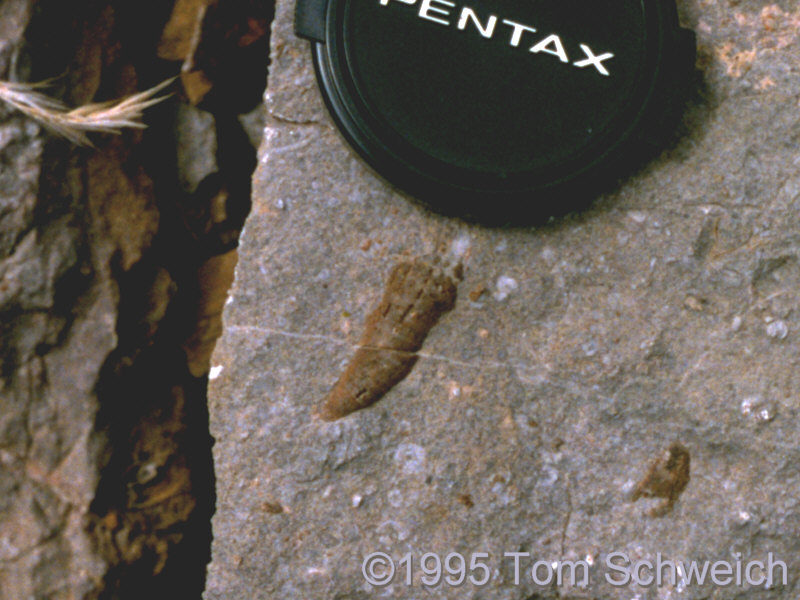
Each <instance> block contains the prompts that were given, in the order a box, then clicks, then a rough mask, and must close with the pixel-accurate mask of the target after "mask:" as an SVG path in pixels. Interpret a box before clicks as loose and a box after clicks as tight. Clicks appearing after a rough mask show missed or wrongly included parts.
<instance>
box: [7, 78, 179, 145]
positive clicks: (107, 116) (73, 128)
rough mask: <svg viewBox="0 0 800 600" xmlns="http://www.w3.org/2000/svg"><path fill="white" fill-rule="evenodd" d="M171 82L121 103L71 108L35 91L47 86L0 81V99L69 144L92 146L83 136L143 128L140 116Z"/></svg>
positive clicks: (112, 102)
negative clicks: (89, 133) (91, 133)
mask: <svg viewBox="0 0 800 600" xmlns="http://www.w3.org/2000/svg"><path fill="white" fill-rule="evenodd" d="M172 81H173V80H172V79H168V80H167V81H163V82H161V83H159V84H158V85H157V86H155V87H152V88H150V89H149V90H145V91H144V92H139V93H138V94H133V95H132V96H128V97H127V98H123V99H122V100H111V101H109V102H99V103H92V104H86V105H84V106H79V107H78V108H74V109H70V108H69V107H68V106H66V105H65V104H63V103H62V102H61V101H59V100H56V99H54V98H51V97H49V96H46V95H45V94H43V93H41V92H39V91H37V90H39V89H41V88H42V87H44V86H45V85H46V83H14V82H10V81H0V100H3V101H4V102H5V103H6V104H8V105H10V106H12V107H14V108H15V109H17V110H19V111H21V112H23V113H25V114H26V115H27V116H29V117H30V118H31V119H33V120H34V121H36V122H37V123H39V124H40V125H42V126H43V127H45V128H47V129H49V130H50V131H53V132H54V133H57V134H59V135H61V136H63V137H65V138H67V139H68V140H70V141H71V142H72V143H74V144H78V145H79V146H91V145H92V143H91V142H90V141H89V138H88V137H87V136H86V134H87V133H88V132H90V131H99V132H104V133H120V130H122V129H123V128H125V127H133V128H137V129H141V128H144V127H145V125H144V124H143V123H142V122H141V118H142V113H143V112H144V110H145V109H146V108H148V107H150V106H153V105H154V104H158V103H159V102H161V101H162V100H164V99H165V98H166V97H167V96H161V97H155V96H156V94H157V93H158V92H160V91H161V90H163V89H164V88H165V87H167V86H168V85H169V84H170V83H172Z"/></svg>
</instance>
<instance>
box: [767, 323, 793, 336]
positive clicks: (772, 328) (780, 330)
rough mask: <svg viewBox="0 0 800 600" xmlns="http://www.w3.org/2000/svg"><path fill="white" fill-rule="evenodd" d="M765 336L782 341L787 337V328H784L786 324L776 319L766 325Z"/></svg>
mask: <svg viewBox="0 0 800 600" xmlns="http://www.w3.org/2000/svg"><path fill="white" fill-rule="evenodd" d="M767 335H768V336H769V337H771V338H776V339H779V340H784V339H786V336H787V335H789V328H788V327H787V326H786V323H784V322H783V321H781V320H780V319H778V320H776V321H772V322H771V323H767Z"/></svg>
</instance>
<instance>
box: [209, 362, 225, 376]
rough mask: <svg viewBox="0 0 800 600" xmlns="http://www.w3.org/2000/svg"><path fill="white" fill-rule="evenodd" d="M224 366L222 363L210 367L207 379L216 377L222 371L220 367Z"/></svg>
mask: <svg viewBox="0 0 800 600" xmlns="http://www.w3.org/2000/svg"><path fill="white" fill-rule="evenodd" d="M223 368H224V367H223V366H222V365H217V366H216V367H211V370H210V371H209V372H208V378H209V379H216V378H217V377H219V376H220V374H221V373H222V369H223Z"/></svg>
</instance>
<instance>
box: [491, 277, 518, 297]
mask: <svg viewBox="0 0 800 600" xmlns="http://www.w3.org/2000/svg"><path fill="white" fill-rule="evenodd" d="M495 287H496V289H495V292H494V299H495V300H497V301H498V302H502V301H503V300H505V299H506V298H508V297H509V296H510V295H511V293H512V292H514V291H516V290H517V289H518V288H519V284H518V283H517V280H516V279H514V278H513V277H506V276H505V275H503V276H502V277H498V278H497V284H496V286H495Z"/></svg>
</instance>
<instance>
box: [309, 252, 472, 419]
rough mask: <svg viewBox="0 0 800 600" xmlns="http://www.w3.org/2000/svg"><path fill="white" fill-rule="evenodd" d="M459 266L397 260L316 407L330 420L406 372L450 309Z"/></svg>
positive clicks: (373, 397) (368, 401) (373, 398)
mask: <svg viewBox="0 0 800 600" xmlns="http://www.w3.org/2000/svg"><path fill="white" fill-rule="evenodd" d="M461 276H462V274H461V265H460V263H459V264H458V265H456V266H455V267H445V266H442V265H441V264H440V262H439V261H436V260H434V261H427V260H424V259H416V260H413V261H410V262H406V261H404V262H400V263H398V264H396V265H395V266H394V267H393V268H392V271H391V272H390V273H389V278H388V280H387V282H386V288H385V290H384V293H383V297H382V298H381V301H380V303H379V304H378V306H377V307H376V308H375V310H373V311H372V313H370V315H369V316H368V317H367V320H366V324H365V330H364V335H363V336H362V338H361V341H360V342H359V344H358V350H357V351H356V353H355V356H353V359H352V360H351V361H350V364H349V365H348V366H347V368H346V369H345V371H344V372H343V373H342V375H341V376H340V377H339V380H338V381H337V382H336V384H335V385H334V386H333V389H332V390H331V392H330V394H329V395H328V397H327V399H326V400H325V402H324V403H323V405H322V407H321V408H320V410H319V413H318V414H319V416H320V417H321V418H322V419H324V420H326V421H334V420H336V419H340V418H342V417H345V416H347V415H349V414H350V413H352V412H355V411H357V410H360V409H362V408H366V407H368V406H371V405H372V404H374V403H375V402H377V401H378V400H380V399H381V397H382V396H383V395H384V394H386V392H388V391H389V390H390V389H392V388H393V387H394V386H395V385H397V384H398V383H399V382H400V381H402V380H403V379H404V378H405V377H406V376H407V375H408V374H409V372H411V369H412V368H413V367H414V364H415V363H416V362H417V359H418V358H419V357H418V355H417V352H418V351H419V349H420V348H421V347H422V343H423V342H424V341H425V338H426V337H427V335H428V332H429V331H430V330H431V328H432V327H433V326H434V325H436V323H437V322H438V321H439V319H440V318H441V316H442V315H443V314H445V313H446V312H448V311H450V310H452V308H453V306H455V302H456V289H457V285H458V282H459V281H460V280H461Z"/></svg>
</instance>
